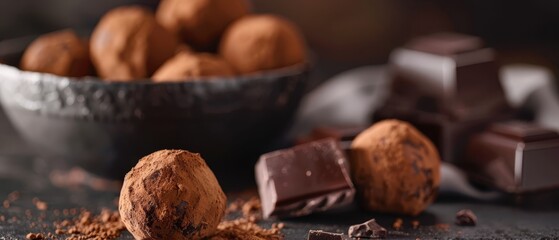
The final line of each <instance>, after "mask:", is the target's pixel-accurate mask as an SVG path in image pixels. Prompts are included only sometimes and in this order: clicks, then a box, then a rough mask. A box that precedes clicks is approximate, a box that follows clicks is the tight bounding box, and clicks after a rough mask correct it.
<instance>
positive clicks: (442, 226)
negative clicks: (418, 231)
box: [435, 223, 450, 231]
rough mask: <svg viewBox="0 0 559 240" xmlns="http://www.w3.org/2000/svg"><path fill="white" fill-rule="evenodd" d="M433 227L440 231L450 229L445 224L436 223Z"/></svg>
mask: <svg viewBox="0 0 559 240" xmlns="http://www.w3.org/2000/svg"><path fill="white" fill-rule="evenodd" d="M435 227H436V228H437V229H438V230H441V231H448V230H449V229H450V226H449V225H448V224H446V223H437V224H435Z"/></svg>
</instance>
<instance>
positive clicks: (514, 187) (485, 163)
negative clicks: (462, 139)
mask: <svg viewBox="0 0 559 240" xmlns="http://www.w3.org/2000/svg"><path fill="white" fill-rule="evenodd" d="M557 156H559V134H558V133H557V132H556V131H554V130H551V129H546V128H544V127H541V126H538V125H537V124H534V123H527V122H520V121H511V122H503V123H497V124H494V125H492V126H491V127H490V128H489V129H488V130H487V131H485V132H483V133H481V134H478V135H475V136H474V137H472V138H471V140H470V143H469V145H468V150H467V159H466V162H465V164H466V167H467V169H468V171H469V172H470V175H471V176H472V177H473V178H474V179H476V180H478V181H481V182H483V183H486V184H488V185H490V186H492V187H496V188H498V189H501V190H504V191H507V192H512V193H522V192H527V191H536V190H542V189H549V188H556V187H559V174H557V168H559V158H557Z"/></svg>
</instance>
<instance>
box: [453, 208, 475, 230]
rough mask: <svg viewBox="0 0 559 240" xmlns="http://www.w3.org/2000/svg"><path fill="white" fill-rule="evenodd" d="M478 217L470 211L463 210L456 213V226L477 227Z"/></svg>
mask: <svg viewBox="0 0 559 240" xmlns="http://www.w3.org/2000/svg"><path fill="white" fill-rule="evenodd" d="M476 223H477V217H476V215H475V214H474V212H472V211H471V210H470V209H462V210H460V211H458V212H457V213H456V225H458V226H475V225H476Z"/></svg>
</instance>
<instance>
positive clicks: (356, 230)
mask: <svg viewBox="0 0 559 240" xmlns="http://www.w3.org/2000/svg"><path fill="white" fill-rule="evenodd" d="M348 235H349V236H350V237H353V238H385V237H386V235H387V231H386V229H385V228H383V227H382V226H380V225H378V224H377V222H376V221H375V219H371V220H369V221H366V222H364V223H361V224H356V225H353V226H351V227H349V231H348Z"/></svg>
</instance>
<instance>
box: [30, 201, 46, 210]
mask: <svg viewBox="0 0 559 240" xmlns="http://www.w3.org/2000/svg"><path fill="white" fill-rule="evenodd" d="M32 202H33V205H35V207H36V208H37V210H40V211H45V210H47V209H48V204H47V203H46V202H44V201H41V200H40V199H39V198H33V200H32Z"/></svg>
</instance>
